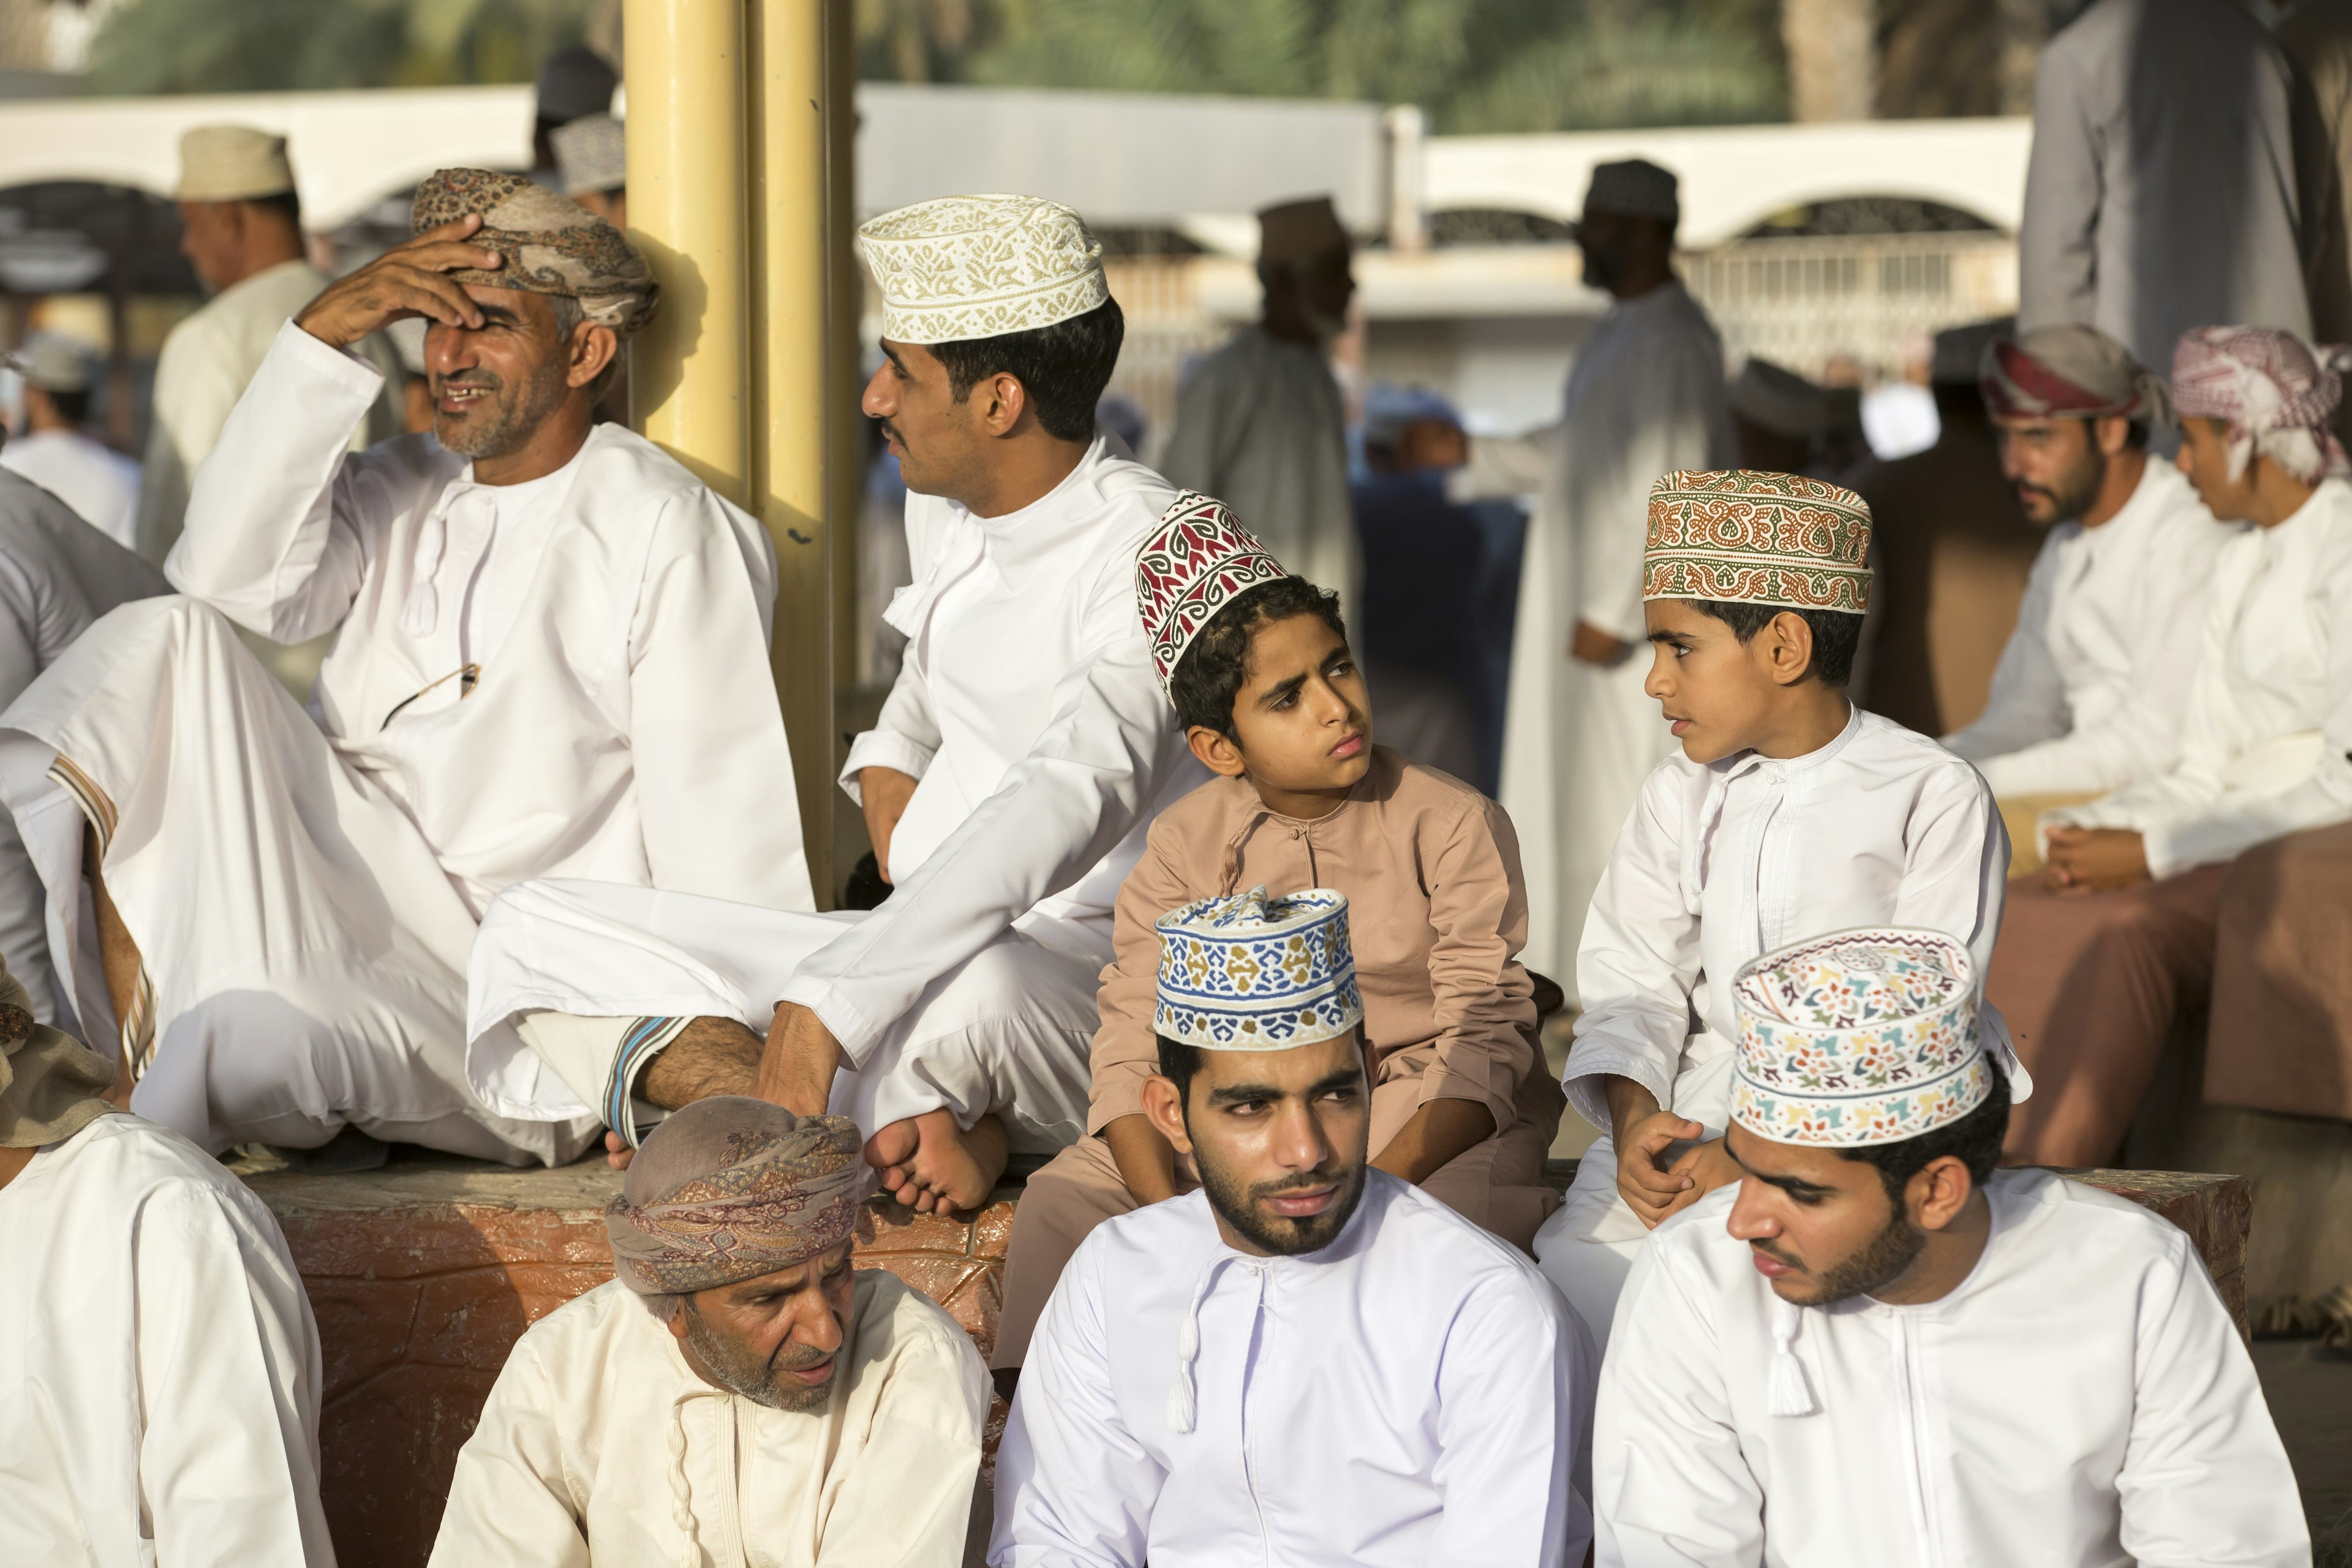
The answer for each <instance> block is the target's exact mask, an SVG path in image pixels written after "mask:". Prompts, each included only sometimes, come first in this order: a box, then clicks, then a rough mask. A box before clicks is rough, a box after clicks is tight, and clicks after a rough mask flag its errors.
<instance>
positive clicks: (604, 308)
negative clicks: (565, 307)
mask: <svg viewBox="0 0 2352 1568" xmlns="http://www.w3.org/2000/svg"><path fill="white" fill-rule="evenodd" d="M467 213H478V214H479V215H480V216H481V219H482V226H481V227H480V228H479V229H478V230H476V231H475V233H474V237H473V238H472V239H471V240H470V241H468V242H467V243H469V244H473V245H478V246H481V247H484V248H486V249H489V250H495V251H497V252H498V253H499V255H500V256H503V257H505V258H506V265H505V266H504V267H501V268H499V269H498V270H497V271H495V272H485V271H482V270H480V269H479V268H471V267H466V268H458V269H457V271H455V272H452V273H450V274H449V276H450V277H452V278H454V279H457V281H458V282H460V283H481V284H486V285H488V287H490V288H492V289H525V290H527V291H529V292H530V293H533V294H561V295H562V296H564V297H565V298H567V299H572V300H579V301H580V309H581V310H582V312H583V314H585V315H586V316H587V318H588V319H589V320H590V321H593V322H595V323H596V324H597V325H598V326H600V327H610V328H612V329H613V331H615V332H618V333H619V334H620V335H621V336H622V337H627V336H629V335H630V334H631V333H633V332H635V331H637V330H638V329H640V328H642V327H643V326H644V325H645V324H646V322H647V321H652V320H653V319H654V305H655V302H656V300H658V299H659V297H660V294H661V290H660V289H659V288H658V287H657V286H656V284H655V282H654V280H653V274H652V272H651V271H650V270H648V269H647V268H646V258H644V257H643V256H640V255H639V254H637V247H635V246H634V245H631V244H630V243H629V242H628V241H627V240H626V239H625V238H624V237H622V234H621V231H620V230H619V229H617V228H614V226H612V225H611V224H609V223H606V222H605V221H604V219H603V218H600V217H598V216H595V215H594V214H593V213H591V212H588V211H587V210H585V209H584V208H582V207H579V206H576V205H573V204H572V203H571V202H569V201H567V200H565V199H564V198H563V197H562V196H559V195H556V194H555V193H554V192H553V191H551V190H549V189H547V188H546V187H545V186H543V185H534V184H531V183H530V181H529V180H526V179H524V178H523V177H522V176H521V175H520V174H492V173H491V172H490V171H489V170H488V169H443V170H441V171H439V172H438V173H437V174H435V175H434V176H433V177H432V178H431V179H429V180H427V181H425V183H424V184H421V185H419V186H417V187H416V205H415V208H414V209H413V210H412V212H411V213H410V215H409V220H408V221H409V226H410V227H411V229H413V230H414V231H415V233H418V234H423V233H424V232H425V230H426V229H428V228H437V227H439V226H441V225H443V224H445V223H455V222H457V219H459V218H461V217H464V216H466V215H467Z"/></svg>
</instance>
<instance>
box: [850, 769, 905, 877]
mask: <svg viewBox="0 0 2352 1568" xmlns="http://www.w3.org/2000/svg"><path fill="white" fill-rule="evenodd" d="M914 795H915V781H914V779H913V778H912V777H911V776H910V775H908V774H907V773H900V772H899V771H898V769H896V768H882V767H874V768H860V769H858V770H857V799H858V802H859V806H860V809H862V810H863V811H864V812H865V814H866V838H867V839H868V840H869V841H871V842H872V844H873V846H874V866H875V868H876V869H877V870H878V871H880V872H881V873H882V879H883V880H884V881H886V882H888V883H891V884H892V885H893V886H895V885H896V884H897V882H898V879H897V878H896V877H893V876H892V875H890V839H891V836H892V835H894V834H896V833H897V832H898V819H899V818H900V817H902V816H906V815H907V802H908V801H909V800H911V799H913V798H914Z"/></svg>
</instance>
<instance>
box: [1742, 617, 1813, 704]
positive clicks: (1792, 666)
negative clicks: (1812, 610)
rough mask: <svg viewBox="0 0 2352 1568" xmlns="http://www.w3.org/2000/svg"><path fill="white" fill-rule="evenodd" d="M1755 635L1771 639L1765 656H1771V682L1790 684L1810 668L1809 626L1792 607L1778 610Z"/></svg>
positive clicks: (1811, 651) (1810, 639)
mask: <svg viewBox="0 0 2352 1568" xmlns="http://www.w3.org/2000/svg"><path fill="white" fill-rule="evenodd" d="M1756 635H1757V636H1758V637H1769V638H1771V639H1772V640H1771V642H1770V644H1769V646H1768V647H1766V648H1765V656H1766V657H1767V658H1769V659H1770V660H1771V668H1772V680H1773V683H1774V684H1775V685H1779V686H1794V685H1796V684H1797V682H1799V681H1800V680H1802V679H1804V678H1805V672H1806V671H1807V670H1809V669H1811V668H1812V667H1813V628H1812V627H1811V626H1810V625H1808V624H1807V623H1806V620H1805V617H1804V616H1801V615H1799V614H1797V612H1796V611H1794V610H1783V611H1781V612H1780V614H1779V615H1777V616H1773V617H1772V619H1771V621H1770V623H1769V625H1767V626H1765V628H1764V629H1763V630H1762V631H1760V632H1759V633H1757V634H1756Z"/></svg>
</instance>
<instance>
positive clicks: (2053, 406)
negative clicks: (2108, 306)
mask: <svg viewBox="0 0 2352 1568" xmlns="http://www.w3.org/2000/svg"><path fill="white" fill-rule="evenodd" d="M1977 384H1978V385H1979V388H1981V389H1982V391H1983V393H1984V400H1985V407H1986V408H1987V409H1989V410H1990V411H1991V412H1992V413H1993V414H1994V415H1996V416H2000V417H2002V418H2010V419H2042V418H2049V417H2052V416H2056V417H2059V418H2063V419H2106V418H2113V417H2116V416H2122V417H2124V418H2128V419H2143V420H2147V421H2148V422H2150V423H2154V424H2169V423H2170V422H2171V405H2170V399H2168V397H2167V396H2166V395H2165V391H2164V383H2163V382H2162V381H2161V380H2160V379H2158V376H2157V375H2156V374H2155V373H2154V372H2153V371H2150V370H2148V369H2147V368H2146V367H2145V366H2143V365H2142V364H2141V363H2139V362H2138V361H2137V360H2135V359H2134V358H2132V356H2131V353H2130V351H2129V350H2127V349H2126V348H2125V347H2124V346H2123V344H2121V343H2119V342H2116V340H2115V339H2113V338H2111V337H2109V336H2107V334H2106V333H2105V332H2103V331H2099V330H2098V329H2097V328H2095V327H2044V328H2042V330H2041V331H2033V332H2028V333H2026V334H2025V336H2023V337H2022V338H2015V339H2011V338H2003V339H2001V340H2000V341H1999V342H1991V343H1988V344H1986V345H1985V351H1984V362H1983V365H1982V368H1981V371H1980V374H1979V377H1978V383H1977Z"/></svg>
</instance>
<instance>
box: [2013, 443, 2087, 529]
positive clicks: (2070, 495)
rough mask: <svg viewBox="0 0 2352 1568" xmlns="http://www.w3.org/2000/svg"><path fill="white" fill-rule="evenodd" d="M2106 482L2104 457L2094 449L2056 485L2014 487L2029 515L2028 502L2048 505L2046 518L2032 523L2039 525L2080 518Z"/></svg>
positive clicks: (2029, 504)
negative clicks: (2038, 523) (2034, 501)
mask: <svg viewBox="0 0 2352 1568" xmlns="http://www.w3.org/2000/svg"><path fill="white" fill-rule="evenodd" d="M2106 482H2107V456H2106V454H2105V453H2104V452H2100V451H2096V450H2094V451H2093V452H2092V453H2091V455H2090V456H2089V457H2088V458H2084V461H2083V466H2082V467H2081V468H2076V469H2075V470H2074V472H2073V473H2071V474H2067V475H2065V476H2063V478H2061V479H2060V480H2059V481H2058V483H2057V484H2055V485H2050V486H2044V485H2025V484H2021V485H2019V486H2018V487H2017V499H2018V500H2019V502H2020V503H2021V504H2022V505H2024V506H2025V507H2026V510H2028V511H2029V512H2031V511H2032V501H2033V500H2035V499H2037V498H2039V499H2041V500H2045V501H2047V502H2048V503H2049V507H2050V515H2049V516H2048V517H2046V518H2038V519H2036V520H2035V521H2040V522H2042V523H2045V524H2047V523H2056V522H2065V521H2069V520H2071V519H2074V518H2078V517H2081V516H2082V515H2083V514H2084V512H2086V511H2088V510H2091V503H2092V502H2094V501H2095V500H2098V499H2099V491H2100V489H2103V488H2104V487H2105V484H2106Z"/></svg>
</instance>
